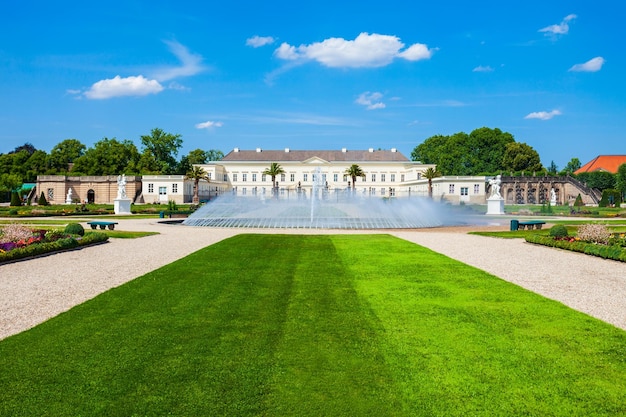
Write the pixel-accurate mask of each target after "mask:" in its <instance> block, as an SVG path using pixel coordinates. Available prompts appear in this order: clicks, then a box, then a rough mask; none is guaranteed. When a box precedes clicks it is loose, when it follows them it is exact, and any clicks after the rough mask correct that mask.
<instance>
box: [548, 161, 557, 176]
mask: <svg viewBox="0 0 626 417" xmlns="http://www.w3.org/2000/svg"><path fill="white" fill-rule="evenodd" d="M558 171H559V168H558V167H557V166H556V164H555V163H554V161H551V162H550V167H549V168H548V173H549V174H550V175H556V173H557V172H558Z"/></svg>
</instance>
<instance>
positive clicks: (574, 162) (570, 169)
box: [563, 158, 582, 175]
mask: <svg viewBox="0 0 626 417" xmlns="http://www.w3.org/2000/svg"><path fill="white" fill-rule="evenodd" d="M581 166H582V165H581V164H580V159H578V158H572V159H571V160H570V161H569V162H568V163H567V165H566V166H565V169H564V170H563V171H564V172H565V173H566V174H570V175H571V174H573V173H574V172H576V171H578V170H579V169H580V167H581Z"/></svg>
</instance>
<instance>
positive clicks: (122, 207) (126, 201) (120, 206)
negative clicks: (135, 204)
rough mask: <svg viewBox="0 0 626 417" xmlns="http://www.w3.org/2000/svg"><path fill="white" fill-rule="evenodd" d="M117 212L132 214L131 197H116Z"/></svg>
mask: <svg viewBox="0 0 626 417" xmlns="http://www.w3.org/2000/svg"><path fill="white" fill-rule="evenodd" d="M113 208H114V210H115V214H131V211H130V198H116V199H115V200H114V202H113Z"/></svg>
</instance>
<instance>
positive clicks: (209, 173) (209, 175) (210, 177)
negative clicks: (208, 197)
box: [206, 172, 213, 181]
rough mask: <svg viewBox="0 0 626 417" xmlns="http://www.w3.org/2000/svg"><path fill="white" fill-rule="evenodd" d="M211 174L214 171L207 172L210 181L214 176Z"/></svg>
mask: <svg viewBox="0 0 626 417" xmlns="http://www.w3.org/2000/svg"><path fill="white" fill-rule="evenodd" d="M211 174H212V172H208V173H207V174H206V176H207V178H208V179H209V181H211V179H212V178H213V177H212V175H211Z"/></svg>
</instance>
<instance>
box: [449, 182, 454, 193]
mask: <svg viewBox="0 0 626 417" xmlns="http://www.w3.org/2000/svg"><path fill="white" fill-rule="evenodd" d="M448 194H454V184H450V185H449V186H448Z"/></svg>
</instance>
